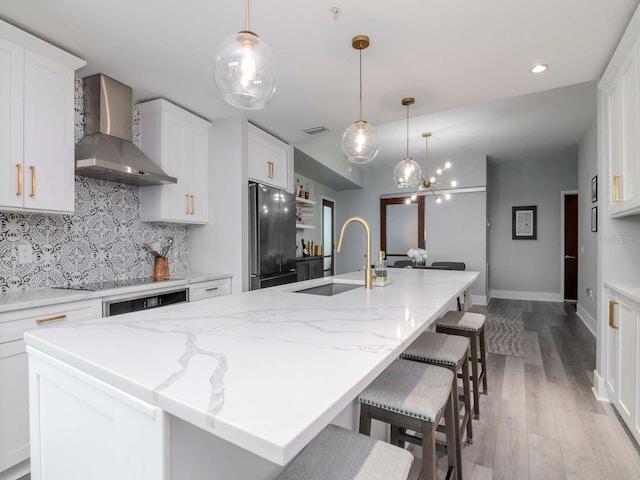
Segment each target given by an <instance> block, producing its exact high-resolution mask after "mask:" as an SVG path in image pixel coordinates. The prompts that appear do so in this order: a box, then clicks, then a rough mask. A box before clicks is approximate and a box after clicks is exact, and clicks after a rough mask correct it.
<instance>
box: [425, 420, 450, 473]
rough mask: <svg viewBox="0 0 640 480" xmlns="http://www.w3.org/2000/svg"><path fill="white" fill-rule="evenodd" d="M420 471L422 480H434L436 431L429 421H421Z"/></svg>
mask: <svg viewBox="0 0 640 480" xmlns="http://www.w3.org/2000/svg"><path fill="white" fill-rule="evenodd" d="M448 424H449V421H448V420H447V425H448ZM447 438H449V436H447ZM422 471H423V473H424V480H436V432H435V425H433V424H431V423H429V422H422Z"/></svg>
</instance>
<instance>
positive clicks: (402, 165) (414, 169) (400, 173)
mask: <svg viewBox="0 0 640 480" xmlns="http://www.w3.org/2000/svg"><path fill="white" fill-rule="evenodd" d="M415 101H416V100H415V98H411V97H407V98H403V99H402V105H404V106H405V107H407V156H406V157H405V158H404V160H400V161H399V162H398V164H397V165H396V168H395V169H394V170H393V178H394V180H395V181H396V185H397V186H398V187H399V188H407V187H415V186H416V185H418V183H419V182H420V179H421V176H422V174H421V172H420V166H419V165H418V163H417V162H416V161H414V160H413V159H412V158H411V157H410V156H409V107H410V106H411V105H413V104H414V103H415Z"/></svg>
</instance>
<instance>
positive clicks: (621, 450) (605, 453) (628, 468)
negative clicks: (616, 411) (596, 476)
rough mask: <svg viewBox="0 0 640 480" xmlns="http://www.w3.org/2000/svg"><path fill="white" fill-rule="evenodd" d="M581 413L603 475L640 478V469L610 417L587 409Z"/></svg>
mask: <svg viewBox="0 0 640 480" xmlns="http://www.w3.org/2000/svg"><path fill="white" fill-rule="evenodd" d="M580 415H581V416H582V419H583V422H584V425H585V427H586V430H587V435H588V438H589V439H590V440H591V445H592V447H593V451H594V454H595V459H596V461H597V462H598V465H599V466H600V471H601V472H602V476H603V477H604V478H605V479H607V480H609V479H611V480H613V479H620V480H623V479H625V480H626V479H631V478H640V471H638V470H637V469H636V468H635V466H634V464H633V462H632V461H631V458H630V457H629V454H628V452H627V450H626V449H625V447H624V444H623V442H622V441H621V440H620V438H619V436H618V434H617V433H616V431H615V428H614V427H613V425H612V423H611V420H610V419H609V417H608V416H607V415H606V414H604V415H602V414H599V413H592V412H585V411H581V412H580Z"/></svg>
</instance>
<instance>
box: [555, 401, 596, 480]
mask: <svg viewBox="0 0 640 480" xmlns="http://www.w3.org/2000/svg"><path fill="white" fill-rule="evenodd" d="M553 415H554V418H555V421H556V426H557V431H558V440H560V449H561V451H562V458H563V461H564V470H565V473H566V475H567V480H604V479H603V477H602V473H601V472H600V466H599V465H598V462H597V461H596V460H595V454H594V452H593V447H592V445H591V442H590V441H589V438H588V433H587V429H586V428H585V425H584V421H583V419H582V416H581V415H580V412H579V411H578V410H577V409H572V408H566V407H563V406H561V405H554V406H553Z"/></svg>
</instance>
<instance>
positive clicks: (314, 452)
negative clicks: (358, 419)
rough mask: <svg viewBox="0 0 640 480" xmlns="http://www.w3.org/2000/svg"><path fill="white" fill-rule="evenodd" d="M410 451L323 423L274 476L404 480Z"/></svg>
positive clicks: (317, 479) (308, 479) (310, 479)
mask: <svg viewBox="0 0 640 480" xmlns="http://www.w3.org/2000/svg"><path fill="white" fill-rule="evenodd" d="M412 463H413V455H411V454H410V453H409V452H407V451H406V450H404V449H402V448H398V447H396V446H393V445H389V444H388V443H384V442H380V441H378V440H373V439H372V438H370V437H367V436H365V435H361V434H359V433H356V432H352V431H349V430H345V429H344V428H341V427H337V426H335V425H327V426H326V427H325V428H324V429H323V430H322V431H321V432H320V433H319V434H318V435H317V436H316V437H315V438H314V439H313V440H311V442H309V444H308V445H307V446H306V447H304V449H303V450H302V451H301V452H300V453H299V454H298V455H297V456H296V457H295V458H294V459H293V460H292V461H291V463H290V464H289V465H288V466H287V468H286V469H285V470H284V471H283V472H282V473H281V474H280V476H279V477H278V478H277V480H406V479H407V477H408V476H409V470H410V469H411V464H412Z"/></svg>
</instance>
